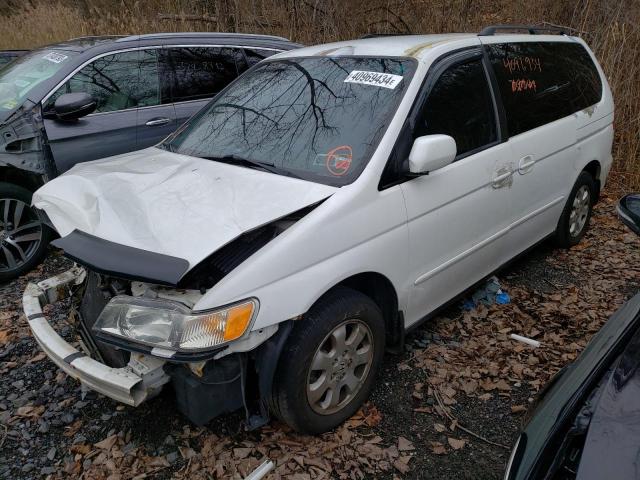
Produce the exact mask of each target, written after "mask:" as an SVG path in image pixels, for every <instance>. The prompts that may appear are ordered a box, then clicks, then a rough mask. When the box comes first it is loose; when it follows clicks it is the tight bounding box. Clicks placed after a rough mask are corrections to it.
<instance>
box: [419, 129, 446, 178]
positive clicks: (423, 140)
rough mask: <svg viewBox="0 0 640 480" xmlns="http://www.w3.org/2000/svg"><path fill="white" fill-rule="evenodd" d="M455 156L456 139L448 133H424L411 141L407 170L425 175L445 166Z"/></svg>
mask: <svg viewBox="0 0 640 480" xmlns="http://www.w3.org/2000/svg"><path fill="white" fill-rule="evenodd" d="M455 158H456V141H455V140H454V139H453V138H451V137H450V136H449V135H425V136H423V137H418V138H416V139H415V140H414V142H413V147H412V148H411V153H409V172H411V174H412V175H426V174H427V173H429V172H433V171H434V170H438V169H439V168H442V167H446V166H447V165H449V164H450V163H451V162H453V160H454V159H455Z"/></svg>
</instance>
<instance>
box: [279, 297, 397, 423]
mask: <svg viewBox="0 0 640 480" xmlns="http://www.w3.org/2000/svg"><path fill="white" fill-rule="evenodd" d="M342 335H343V336H344V338H345V340H347V341H349V340H350V339H351V342H340V341H339V339H340V338H342ZM354 340H355V341H356V342H358V343H357V344H355V343H354ZM338 346H342V347H343V348H344V350H342V349H337V348H336V347H338ZM384 346H385V326H384V318H383V316H382V312H381V311H380V308H378V306H377V305H376V304H375V303H374V302H373V301H372V300H371V299H370V298H369V297H367V296H366V295H363V294H362V293H360V292H357V291H355V290H351V289H349V288H344V287H338V288H335V289H334V290H332V291H330V292H329V293H328V294H327V295H326V296H325V297H323V298H322V299H320V300H319V301H318V302H317V303H316V304H315V305H314V306H313V307H312V308H311V309H310V310H309V312H307V314H306V315H305V316H304V317H303V319H301V320H299V321H298V322H297V323H296V325H295V326H294V328H293V330H292V331H291V334H290V335H289V338H288V340H287V343H286V344H285V346H284V349H283V351H282V353H281V355H280V361H279V363H278V368H277V370H276V374H275V378H274V383H273V387H272V392H271V399H270V408H271V411H272V413H273V414H274V415H275V416H277V417H278V418H279V419H280V420H282V421H283V422H285V423H287V424H288V425H289V426H290V427H292V428H293V429H295V430H297V431H299V432H302V433H308V434H319V433H323V432H326V431H329V430H331V429H333V428H335V427H337V426H338V425H340V424H341V423H342V422H344V421H345V420H347V419H348V418H350V417H351V416H353V414H355V413H356V412H357V411H358V409H359V408H360V406H361V405H362V404H363V403H364V402H365V400H366V399H367V398H368V397H369V394H370V393H371V389H372V388H373V383H374V380H375V377H376V374H377V373H378V370H379V369H380V365H381V363H382V358H383V355H384ZM340 351H342V352H343V355H340ZM345 351H346V353H344V352H345ZM314 359H315V360H316V365H322V366H323V368H324V366H326V367H327V369H326V370H314V369H312V367H311V365H312V362H313V361H314ZM332 359H333V360H332ZM322 360H325V362H324V363H323V362H322ZM359 362H360V363H359ZM349 385H352V386H354V387H353V388H350V387H349ZM330 391H331V392H332V393H330ZM314 392H315V393H314ZM323 392H324V393H323ZM333 392H335V393H333ZM332 399H337V400H334V401H332Z"/></svg>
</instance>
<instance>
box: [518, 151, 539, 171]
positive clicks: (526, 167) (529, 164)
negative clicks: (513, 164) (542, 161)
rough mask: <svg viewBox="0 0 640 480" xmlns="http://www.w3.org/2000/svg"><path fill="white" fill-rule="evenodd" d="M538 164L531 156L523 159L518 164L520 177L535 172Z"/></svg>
mask: <svg viewBox="0 0 640 480" xmlns="http://www.w3.org/2000/svg"><path fill="white" fill-rule="evenodd" d="M535 164H536V161H535V160H534V159H533V157H532V156H531V155H527V156H526V157H522V158H521V159H520V161H519V162H518V173H519V174H520V175H524V174H525V173H529V172H530V171H531V170H533V166H534V165H535Z"/></svg>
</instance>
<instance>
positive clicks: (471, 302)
mask: <svg viewBox="0 0 640 480" xmlns="http://www.w3.org/2000/svg"><path fill="white" fill-rule="evenodd" d="M496 303H497V304H498V305H505V304H507V303H511V298H510V297H509V294H508V293H507V292H505V291H503V290H502V287H501V286H500V281H499V280H498V278H497V277H495V276H494V277H491V278H489V279H488V280H487V281H486V282H485V283H484V285H483V286H482V287H480V288H478V289H477V290H476V291H475V292H473V295H471V298H466V299H464V301H463V302H462V308H463V309H464V310H467V311H468V310H473V309H474V308H476V307H477V306H478V305H479V304H484V305H487V306H488V305H493V304H496Z"/></svg>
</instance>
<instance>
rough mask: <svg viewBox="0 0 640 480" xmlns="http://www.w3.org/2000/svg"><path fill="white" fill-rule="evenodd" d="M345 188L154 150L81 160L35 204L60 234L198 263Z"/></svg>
mask: <svg viewBox="0 0 640 480" xmlns="http://www.w3.org/2000/svg"><path fill="white" fill-rule="evenodd" d="M336 190H337V188H334V187H330V186H327V185H321V184H319V183H313V182H308V181H305V180H298V179H295V178H291V177H284V176H281V175H274V174H272V173H269V172H263V171H260V170H254V169H249V168H244V167H237V166H232V165H228V164H223V163H220V162H214V161H211V160H204V159H200V158H194V157H188V156H185V155H178V154H175V153H170V152H167V151H165V150H161V149H158V148H148V149H145V150H141V151H138V152H134V153H131V154H125V155H119V156H116V157H111V158H106V159H103V160H96V161H93V162H85V163H79V164H77V165H76V166H75V167H73V168H72V169H71V170H69V171H68V172H67V173H65V174H64V175H62V176H60V177H58V178H57V179H55V180H53V181H51V182H49V183H47V184H45V185H44V186H43V187H42V188H40V189H39V190H38V191H37V192H36V193H35V194H34V195H33V205H34V206H36V207H37V208H40V209H42V210H44V211H46V212H47V215H49V218H50V219H51V222H52V223H53V224H54V225H55V227H56V229H57V230H58V233H59V234H60V236H65V235H68V234H69V233H71V232H72V231H73V230H75V229H78V230H81V231H83V232H85V233H88V234H91V235H94V236H96V237H100V238H102V239H104V240H108V241H111V242H115V243H119V244H122V245H126V246H129V247H133V248H139V249H142V250H148V251H152V252H156V253H161V254H164V255H170V256H174V257H178V258H184V259H185V260H187V261H188V262H189V265H190V266H191V267H193V266H194V265H196V264H198V263H199V262H200V261H202V260H203V259H204V258H206V257H207V256H208V255H210V254H211V253H213V252H214V251H216V250H218V249H219V248H220V247H222V246H224V245H225V244H227V243H228V242H230V241H231V240H233V239H234V238H236V237H237V236H239V235H240V234H242V233H244V232H247V231H249V230H253V229H254V228H257V227H260V226H262V225H264V224H267V223H269V222H271V221H273V220H276V219H278V218H281V217H283V216H285V215H287V214H289V213H292V212H294V211H296V210H299V209H301V208H304V207H307V206H309V205H312V204H314V203H316V202H319V201H321V200H323V199H325V198H327V197H328V196H330V195H331V194H333V193H334V192H335V191H336Z"/></svg>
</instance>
